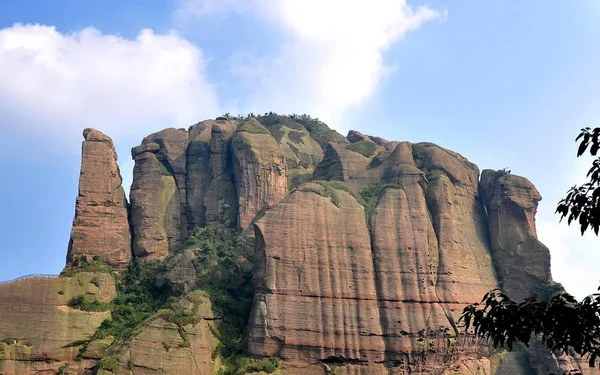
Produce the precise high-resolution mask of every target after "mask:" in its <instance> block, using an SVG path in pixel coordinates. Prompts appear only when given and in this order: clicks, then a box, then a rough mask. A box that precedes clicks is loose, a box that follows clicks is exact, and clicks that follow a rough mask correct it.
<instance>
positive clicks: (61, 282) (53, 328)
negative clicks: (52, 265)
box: [0, 272, 116, 375]
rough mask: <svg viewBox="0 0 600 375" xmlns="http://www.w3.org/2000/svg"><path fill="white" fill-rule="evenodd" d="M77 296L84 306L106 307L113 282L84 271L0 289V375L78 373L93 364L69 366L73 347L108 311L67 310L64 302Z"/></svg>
mask: <svg viewBox="0 0 600 375" xmlns="http://www.w3.org/2000/svg"><path fill="white" fill-rule="evenodd" d="M80 295H85V296H86V298H87V299H88V301H97V302H110V301H111V300H112V299H114V298H115V296H116V291H115V282H114V279H113V277H112V276H111V275H108V274H105V273H88V272H84V273H78V274H77V275H75V276H74V277H62V278H57V279H56V278H40V277H34V278H27V279H24V280H18V281H15V282H13V283H10V284H4V285H0V373H2V374H4V375H27V374H56V373H57V372H58V371H59V369H60V368H61V367H63V368H66V367H69V368H71V369H72V370H73V371H77V372H76V373H83V370H85V369H86V368H88V367H90V366H91V365H92V364H93V363H94V362H95V361H89V360H83V361H79V362H76V361H74V358H75V356H76V355H77V352H78V347H77V345H73V344H74V343H75V344H76V343H77V342H78V341H81V340H86V339H88V338H89V337H90V336H91V335H92V334H93V333H94V331H96V328H98V326H99V325H100V323H102V321H104V320H105V319H107V318H109V317H110V311H104V312H86V311H81V310H77V309H74V308H71V307H69V306H68V303H69V301H70V300H71V299H72V298H74V297H77V296H80Z"/></svg>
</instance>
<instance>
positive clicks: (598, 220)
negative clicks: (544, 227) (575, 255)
mask: <svg viewBox="0 0 600 375" xmlns="http://www.w3.org/2000/svg"><path fill="white" fill-rule="evenodd" d="M575 140H576V141H580V143H579V148H578V149H577V157H580V156H581V155H583V154H584V153H585V152H586V151H587V149H588V147H589V149H590V154H591V155H592V156H597V154H598V151H599V150H600V128H595V129H593V130H592V129H590V128H584V129H581V132H580V133H579V135H578V136H577V138H576V139H575ZM586 177H587V178H588V182H586V183H584V184H582V185H581V186H573V187H572V188H571V189H570V190H569V191H568V192H567V196H566V197H565V198H564V199H562V200H561V201H560V202H559V203H558V206H557V207H556V212H557V213H558V214H559V215H560V218H561V220H562V219H564V218H565V217H566V218H567V223H568V224H569V225H570V224H571V222H572V221H573V220H575V221H578V222H579V226H580V229H581V234H582V235H583V234H584V233H585V231H586V230H587V229H588V227H591V228H592V229H593V230H594V233H596V235H598V232H599V231H600V158H597V159H596V160H594V162H593V163H592V167H591V168H590V170H589V171H588V173H587V175H586Z"/></svg>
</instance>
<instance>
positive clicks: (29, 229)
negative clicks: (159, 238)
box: [0, 0, 600, 297]
mask: <svg viewBox="0 0 600 375" xmlns="http://www.w3.org/2000/svg"><path fill="white" fill-rule="evenodd" d="M598 25H600V3H598V2H596V1H594V0H588V1H577V2H564V1H528V2H521V1H504V2H481V1H474V0H469V1H467V0H465V1H453V2H445V1H427V2H424V1H408V2H405V1H402V0H376V1H375V0H370V1H366V0H353V1H341V0H320V1H316V0H302V1H300V0H247V1H243V0H168V1H159V0H152V1H149V0H146V1H124V0H123V1H118V0H109V1H89V0H54V1H47V0H21V1H8V0H0V136H1V139H2V140H3V141H4V142H3V147H2V148H1V149H0V168H1V170H2V171H3V176H4V178H3V183H2V184H0V207H2V209H3V215H2V216H1V218H0V235H1V238H2V239H3V241H2V243H1V244H0V253H1V254H2V255H3V257H2V262H1V263H0V280H6V279H11V278H14V277H18V276H20V275H24V274H29V273H58V272H59V271H60V269H61V268H62V266H63V265H64V259H65V253H66V247H67V243H68V239H69V232H70V226H71V222H72V219H73V214H74V203H75V196H76V193H77V180H78V174H79V163H80V155H79V153H80V147H81V144H80V142H81V139H82V137H81V131H82V130H83V128H85V127H90V126H91V127H95V128H98V129H100V130H102V131H104V132H106V133H107V134H109V135H110V136H111V137H113V139H114V140H115V144H116V146H117V152H118V154H119V156H120V165H121V169H122V174H123V177H124V179H125V183H126V185H129V183H130V181H131V170H132V167H133V164H132V161H131V160H130V157H129V149H130V148H131V147H132V146H135V145H137V144H138V143H139V142H140V141H141V139H142V138H143V137H144V136H145V135H147V134H149V133H151V132H153V131H156V130H159V129H162V128H165V127H171V126H172V127H188V126H189V125H191V124H193V123H195V122H197V121H200V120H203V119H206V118H210V117H214V116H217V115H219V114H221V113H225V112H231V113H246V112H265V111H275V112H279V113H289V112H297V113H304V112H306V113H309V114H311V115H313V116H316V117H319V118H321V119H324V120H325V121H326V122H328V123H329V124H330V125H331V126H332V127H334V128H336V129H338V130H339V131H340V132H343V133H345V132H347V131H348V130H349V129H357V130H359V131H362V132H365V133H368V134H375V135H378V136H382V137H385V138H388V139H394V140H408V141H430V142H435V143H437V144H440V145H442V146H444V147H447V148H449V149H452V150H454V151H457V152H459V153H461V154H463V155H464V156H466V157H468V158H469V159H470V160H471V161H473V162H475V163H476V164H478V166H479V167H480V169H484V168H494V169H499V168H503V167H509V168H510V169H512V171H513V173H516V174H520V175H523V176H525V177H527V178H529V179H530V180H531V181H532V182H533V183H534V184H535V185H536V186H537V188H538V189H539V191H540V192H541V194H542V196H543V197H544V200H543V201H542V202H541V203H540V207H539V213H538V217H537V218H538V220H537V223H538V232H539V237H540V239H541V240H542V241H543V242H544V243H546V245H548V246H549V247H550V249H551V253H552V263H553V265H552V267H553V269H552V270H553V274H554V278H555V279H556V280H557V281H559V282H561V283H563V284H564V285H565V286H566V287H567V289H568V290H569V291H571V292H572V293H574V294H575V295H576V296H578V297H582V296H584V295H586V294H589V293H592V292H594V291H595V289H596V287H597V285H598V283H599V282H600V273H598V272H597V270H596V269H597V267H594V265H596V264H598V261H600V251H599V249H598V245H599V244H600V242H599V241H600V239H598V238H596V237H595V236H593V235H586V236H585V237H581V236H580V235H579V234H578V231H577V228H570V227H567V226H566V224H565V223H563V224H558V217H557V216H556V215H554V208H555V206H556V203H557V202H558V200H559V199H560V198H561V197H562V195H564V193H565V192H566V190H567V189H568V188H569V187H570V186H572V185H574V184H575V183H578V182H581V181H582V179H583V175H584V174H585V171H586V170H587V166H588V165H587V163H586V160H577V159H576V158H575V149H576V144H575V142H574V138H575V136H576V135H577V133H578V130H579V129H580V128H581V127H584V126H591V127H594V126H600V121H599V120H600V106H598V105H597V103H598V102H600V27H599V26H598ZM587 162H589V161H587Z"/></svg>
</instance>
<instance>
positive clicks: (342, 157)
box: [313, 141, 383, 193]
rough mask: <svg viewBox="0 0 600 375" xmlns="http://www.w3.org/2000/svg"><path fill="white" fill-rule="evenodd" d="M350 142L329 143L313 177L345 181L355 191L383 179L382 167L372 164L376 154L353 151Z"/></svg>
mask: <svg viewBox="0 0 600 375" xmlns="http://www.w3.org/2000/svg"><path fill="white" fill-rule="evenodd" d="M369 142H370V141H369ZM350 146H351V144H350V145H348V144H337V143H333V142H332V143H329V144H328V145H327V146H326V147H325V155H324V156H323V159H322V160H321V162H320V163H319V165H317V168H316V169H315V172H314V174H313V178H314V179H315V180H326V181H331V180H335V181H343V182H345V183H346V184H347V185H348V187H350V189H352V191H354V192H355V193H358V192H360V191H361V190H362V189H364V188H365V187H367V186H369V185H372V184H376V183H377V182H379V181H380V180H381V176H382V174H383V169H382V168H377V167H379V165H377V167H373V166H372V164H371V163H372V161H373V160H374V159H375V157H376V154H374V155H372V156H371V157H366V156H364V155H362V154H360V153H358V152H355V151H351V150H350V149H348V147H350Z"/></svg>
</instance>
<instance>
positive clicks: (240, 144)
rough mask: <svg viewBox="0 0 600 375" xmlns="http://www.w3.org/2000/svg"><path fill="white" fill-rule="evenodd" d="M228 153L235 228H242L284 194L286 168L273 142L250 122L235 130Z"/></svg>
mask: <svg viewBox="0 0 600 375" xmlns="http://www.w3.org/2000/svg"><path fill="white" fill-rule="evenodd" d="M232 154H233V168H234V179H235V188H236V193H237V196H238V227H240V228H242V229H246V228H248V226H249V225H250V223H251V222H252V220H253V219H254V217H255V216H256V215H258V214H259V213H261V211H263V210H264V209H267V208H270V207H272V206H274V205H275V204H276V203H278V202H279V201H280V200H282V199H283V198H285V196H286V195H287V183H288V181H287V166H286V162H285V158H284V156H283V155H282V154H281V151H280V149H279V145H278V144H277V142H276V141H275V139H274V138H273V137H272V136H271V135H270V134H269V132H268V130H267V129H266V128H265V127H263V126H262V125H261V124H260V123H259V122H258V121H256V120H254V119H250V120H248V121H245V122H244V123H242V124H241V125H240V126H239V127H238V131H237V133H235V135H234V136H233V138H232Z"/></svg>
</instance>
